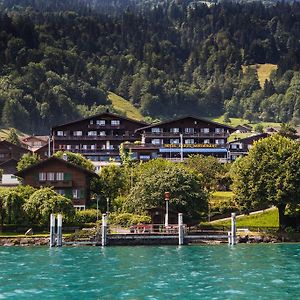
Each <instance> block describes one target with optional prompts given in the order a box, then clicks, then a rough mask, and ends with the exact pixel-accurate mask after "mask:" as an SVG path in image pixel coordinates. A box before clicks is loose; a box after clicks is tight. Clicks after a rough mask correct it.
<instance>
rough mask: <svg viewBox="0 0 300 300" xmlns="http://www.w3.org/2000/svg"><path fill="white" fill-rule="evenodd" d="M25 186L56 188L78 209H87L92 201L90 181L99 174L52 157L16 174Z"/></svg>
mask: <svg viewBox="0 0 300 300" xmlns="http://www.w3.org/2000/svg"><path fill="white" fill-rule="evenodd" d="M15 175H16V176H18V177H21V178H22V179H23V180H22V183H23V184H24V185H30V186H33V187H35V188H39V187H54V190H55V191H56V192H57V193H59V194H61V195H64V196H66V197H68V198H70V199H72V201H73V205H74V207H75V208H77V209H85V207H86V205H87V204H88V203H89V201H90V181H91V179H92V178H93V177H96V176H97V174H96V173H94V172H91V171H89V170H87V169H84V168H82V167H80V166H77V165H75V164H72V163H70V162H68V161H67V160H65V159H60V158H57V157H54V156H52V157H50V158H47V159H46V160H43V161H41V162H39V163H37V164H34V165H32V166H30V167H28V168H27V169H24V170H22V171H19V172H16V174H15Z"/></svg>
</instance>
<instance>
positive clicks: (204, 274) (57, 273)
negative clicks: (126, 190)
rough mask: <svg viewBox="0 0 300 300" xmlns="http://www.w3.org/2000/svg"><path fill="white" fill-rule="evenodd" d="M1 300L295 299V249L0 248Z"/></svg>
mask: <svg viewBox="0 0 300 300" xmlns="http://www.w3.org/2000/svg"><path fill="white" fill-rule="evenodd" d="M0 299H300V244H272V245H271V244H264V245H242V244H241V245H237V246H235V247H230V246H227V245H220V246H182V247H176V246H166V247H106V248H101V247H77V248H76V247H73V248H72V247H64V248H60V249H59V248H52V249H49V248H47V247H27V248H26V247H0Z"/></svg>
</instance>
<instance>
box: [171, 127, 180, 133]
mask: <svg viewBox="0 0 300 300" xmlns="http://www.w3.org/2000/svg"><path fill="white" fill-rule="evenodd" d="M170 132H171V133H179V128H177V127H176V128H171V129H170Z"/></svg>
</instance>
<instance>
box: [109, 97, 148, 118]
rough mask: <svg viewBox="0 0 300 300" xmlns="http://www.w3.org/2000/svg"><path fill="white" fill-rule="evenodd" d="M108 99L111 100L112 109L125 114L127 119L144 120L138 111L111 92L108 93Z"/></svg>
mask: <svg viewBox="0 0 300 300" xmlns="http://www.w3.org/2000/svg"><path fill="white" fill-rule="evenodd" d="M108 98H109V99H110V100H111V102H112V105H113V107H114V108H116V109H118V110H119V111H122V112H125V113H126V116H127V117H128V118H131V119H135V120H143V119H144V116H143V115H142V114H141V113H140V111H139V110H138V109H137V108H136V107H134V106H133V105H132V103H130V102H129V101H127V100H125V99H124V98H122V97H120V96H118V95H116V94H114V93H112V92H110V93H109V95H108Z"/></svg>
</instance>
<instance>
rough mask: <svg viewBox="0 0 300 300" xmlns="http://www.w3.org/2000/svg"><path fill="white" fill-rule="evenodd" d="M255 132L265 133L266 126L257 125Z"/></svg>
mask: <svg viewBox="0 0 300 300" xmlns="http://www.w3.org/2000/svg"><path fill="white" fill-rule="evenodd" d="M254 130H255V132H259V133H263V132H264V126H263V125H262V124H257V125H256V126H255V127H254Z"/></svg>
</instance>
